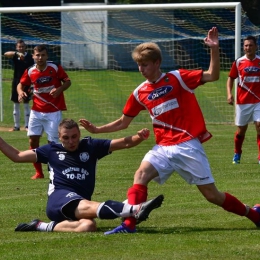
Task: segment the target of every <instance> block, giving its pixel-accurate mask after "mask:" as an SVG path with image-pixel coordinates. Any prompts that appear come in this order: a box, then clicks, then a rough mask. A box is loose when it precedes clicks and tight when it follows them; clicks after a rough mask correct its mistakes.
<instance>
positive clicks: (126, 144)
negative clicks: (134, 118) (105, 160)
mask: <svg viewBox="0 0 260 260" xmlns="http://www.w3.org/2000/svg"><path fill="white" fill-rule="evenodd" d="M149 135H150V131H149V129H147V128H144V129H142V130H139V131H138V132H137V134H136V135H132V136H127V137H123V138H119V139H113V140H112V141H111V144H110V148H109V151H110V152H112V151H116V150H121V149H125V148H131V147H134V146H136V145H138V144H140V143H141V142H142V141H144V140H146V139H148V138H149Z"/></svg>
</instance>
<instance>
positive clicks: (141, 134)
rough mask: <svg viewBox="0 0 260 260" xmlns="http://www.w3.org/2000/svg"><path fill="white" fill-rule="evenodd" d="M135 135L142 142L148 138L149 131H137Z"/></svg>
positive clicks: (144, 129)
mask: <svg viewBox="0 0 260 260" xmlns="http://www.w3.org/2000/svg"><path fill="white" fill-rule="evenodd" d="M137 134H138V136H139V137H140V138H141V139H142V140H146V139H148V138H149V135H150V130H149V129H147V128H143V129H142V130H139V131H138V132H137Z"/></svg>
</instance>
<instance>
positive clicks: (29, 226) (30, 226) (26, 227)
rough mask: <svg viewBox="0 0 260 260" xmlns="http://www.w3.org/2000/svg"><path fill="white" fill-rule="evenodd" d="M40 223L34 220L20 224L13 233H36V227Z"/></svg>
mask: <svg viewBox="0 0 260 260" xmlns="http://www.w3.org/2000/svg"><path fill="white" fill-rule="evenodd" d="M40 222H41V221H40V220H39V219H34V220H32V221H31V222H30V223H20V224H19V225H18V226H17V227H16V228H15V231H37V226H38V225H39V223H40Z"/></svg>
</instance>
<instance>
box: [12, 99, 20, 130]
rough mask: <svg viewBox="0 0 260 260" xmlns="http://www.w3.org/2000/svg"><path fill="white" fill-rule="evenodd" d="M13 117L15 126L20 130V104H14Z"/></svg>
mask: <svg viewBox="0 0 260 260" xmlns="http://www.w3.org/2000/svg"><path fill="white" fill-rule="evenodd" d="M13 117H14V126H15V127H17V128H20V104H19V103H14V111H13Z"/></svg>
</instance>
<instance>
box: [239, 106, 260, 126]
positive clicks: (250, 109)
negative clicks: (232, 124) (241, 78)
mask: <svg viewBox="0 0 260 260" xmlns="http://www.w3.org/2000/svg"><path fill="white" fill-rule="evenodd" d="M235 121H236V125H237V126H244V125H247V124H248V123H250V122H260V102H259V103H256V104H245V105H236V120H235Z"/></svg>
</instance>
